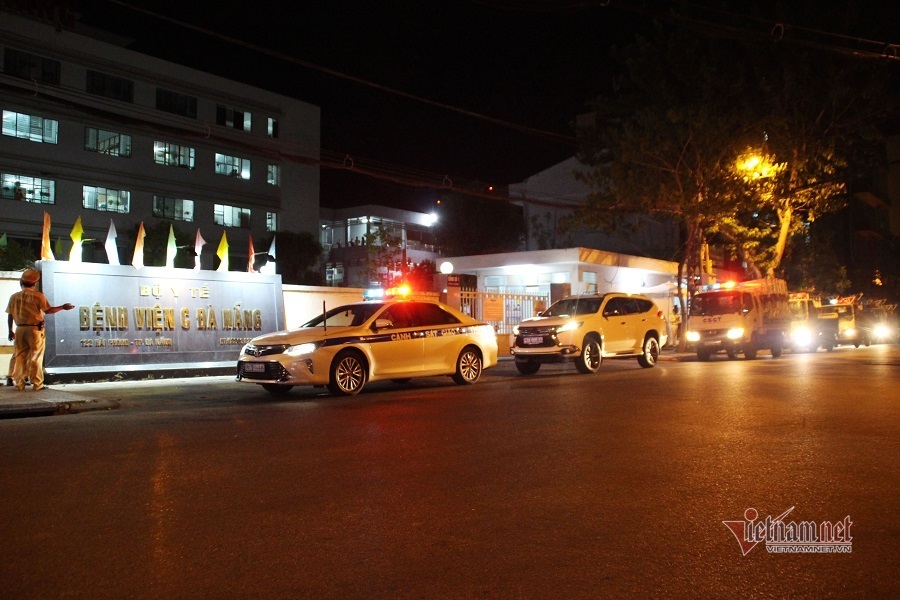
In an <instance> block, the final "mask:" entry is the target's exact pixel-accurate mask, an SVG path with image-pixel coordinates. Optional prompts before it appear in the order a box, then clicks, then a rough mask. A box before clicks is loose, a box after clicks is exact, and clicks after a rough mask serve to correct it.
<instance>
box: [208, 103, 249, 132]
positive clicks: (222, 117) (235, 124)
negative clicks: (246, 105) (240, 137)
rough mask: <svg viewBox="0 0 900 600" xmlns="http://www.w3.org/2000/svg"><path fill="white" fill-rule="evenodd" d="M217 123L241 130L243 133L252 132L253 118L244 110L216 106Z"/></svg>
mask: <svg viewBox="0 0 900 600" xmlns="http://www.w3.org/2000/svg"><path fill="white" fill-rule="evenodd" d="M216 123H217V124H219V125H223V126H225V127H231V128H232V129H240V130H241V131H250V127H251V116H250V113H249V112H247V111H243V110H237V109H234V108H229V107H227V106H222V105H221V104H219V105H217V106H216Z"/></svg>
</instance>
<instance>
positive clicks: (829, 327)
mask: <svg viewBox="0 0 900 600" xmlns="http://www.w3.org/2000/svg"><path fill="white" fill-rule="evenodd" d="M788 304H789V306H790V309H791V327H790V333H789V336H788V342H787V343H788V346H789V347H790V349H791V350H792V351H794V352H815V351H816V350H818V349H819V348H825V349H826V350H828V351H829V352H831V351H832V350H834V346H835V344H836V343H837V342H836V337H835V334H836V331H837V328H836V320H835V319H832V318H829V317H828V316H827V315H822V314H821V308H822V302H821V300H820V299H819V298H818V297H817V296H814V295H811V294H810V293H809V292H791V293H790V294H789V295H788Z"/></svg>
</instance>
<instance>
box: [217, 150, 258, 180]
mask: <svg viewBox="0 0 900 600" xmlns="http://www.w3.org/2000/svg"><path fill="white" fill-rule="evenodd" d="M216 174H217V175H229V176H231V177H240V178H241V179H250V159H249V158H239V157H237V156H227V155H225V154H219V153H216Z"/></svg>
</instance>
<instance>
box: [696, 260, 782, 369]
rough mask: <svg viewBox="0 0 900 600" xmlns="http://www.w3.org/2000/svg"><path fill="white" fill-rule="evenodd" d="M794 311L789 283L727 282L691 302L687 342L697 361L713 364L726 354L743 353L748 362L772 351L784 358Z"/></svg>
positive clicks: (767, 280)
mask: <svg viewBox="0 0 900 600" xmlns="http://www.w3.org/2000/svg"><path fill="white" fill-rule="evenodd" d="M790 323H791V312H790V308H789V306H788V292H787V284H786V283H785V282H784V280H781V279H775V278H774V277H769V278H766V279H754V280H751V281H745V282H742V283H726V284H722V285H719V286H714V287H712V288H710V289H706V290H704V291H702V292H700V293H698V294H696V295H695V296H694V297H693V298H692V299H691V310H690V319H689V325H688V331H687V333H686V334H685V338H686V339H687V341H688V343H689V344H690V345H691V346H693V347H694V348H696V350H697V358H699V359H700V360H708V359H709V357H710V356H712V355H713V354H715V353H716V352H720V351H722V350H724V351H725V352H726V353H727V354H728V357H729V358H736V357H737V355H738V353H743V354H744V357H745V358H747V359H754V358H756V355H757V352H758V351H759V350H760V349H762V348H768V349H769V350H770V351H771V352H772V356H774V357H775V358H778V357H779V356H781V351H782V350H783V349H784V346H785V341H786V339H787V336H788V334H789V331H790Z"/></svg>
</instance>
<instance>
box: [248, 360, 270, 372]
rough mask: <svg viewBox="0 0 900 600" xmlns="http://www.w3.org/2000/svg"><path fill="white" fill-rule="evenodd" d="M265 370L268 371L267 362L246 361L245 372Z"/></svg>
mask: <svg viewBox="0 0 900 600" xmlns="http://www.w3.org/2000/svg"><path fill="white" fill-rule="evenodd" d="M265 372H266V364H265V363H252V362H245V363H244V373H265Z"/></svg>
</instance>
